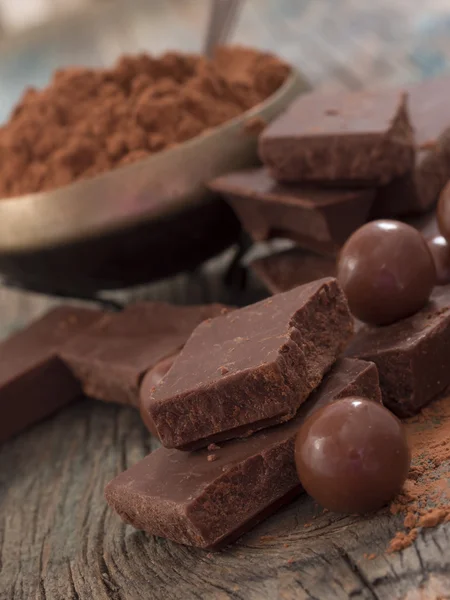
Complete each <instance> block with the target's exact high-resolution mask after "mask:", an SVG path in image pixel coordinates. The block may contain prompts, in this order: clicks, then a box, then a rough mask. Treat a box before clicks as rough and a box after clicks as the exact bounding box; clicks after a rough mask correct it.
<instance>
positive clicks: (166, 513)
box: [105, 359, 381, 548]
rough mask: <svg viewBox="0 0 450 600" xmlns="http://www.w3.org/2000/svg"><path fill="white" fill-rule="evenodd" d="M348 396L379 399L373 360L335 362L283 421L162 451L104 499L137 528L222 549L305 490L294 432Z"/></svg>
mask: <svg viewBox="0 0 450 600" xmlns="http://www.w3.org/2000/svg"><path fill="white" fill-rule="evenodd" d="M350 395H359V396H363V397H366V398H370V399H372V400H374V401H378V402H379V401H381V395H380V389H379V385H378V374H377V370H376V367H375V366H374V365H373V364H372V363H367V362H363V361H359V360H350V359H342V360H340V361H338V362H337V363H336V364H335V366H334V367H333V369H332V370H331V371H330V373H328V374H327V375H326V377H325V379H324V381H323V382H322V384H321V386H320V387H319V388H318V389H317V390H316V391H315V392H314V393H313V394H312V395H311V396H310V398H309V399H308V400H307V402H306V403H305V404H304V405H303V406H302V407H301V408H300V410H299V412H298V413H297V415H296V416H295V417H294V418H293V419H292V420H291V421H289V422H288V423H284V424H283V425H278V426H276V427H271V428H269V429H265V430H263V431H260V432H259V433H256V434H255V435H253V436H251V437H249V438H246V439H242V440H232V441H230V442H226V443H225V444H223V445H221V446H220V447H217V446H215V447H214V448H213V449H209V450H208V449H205V450H199V451H196V452H180V451H179V450H168V449H166V448H159V449H158V450H156V451H155V452H152V454H150V455H149V456H147V457H146V458H144V459H143V460H141V461H140V462H139V463H137V464H136V465H134V466H133V467H131V468H130V469H128V471H125V472H124V473H122V474H120V475H119V476H118V477H116V478H115V479H113V480H112V481H111V482H110V483H109V484H108V485H107V487H106V490H105V495H106V499H107V501H108V503H109V504H110V506H111V507H112V508H113V509H114V510H115V511H116V512H117V513H118V514H119V515H120V517H121V518H122V519H123V520H124V521H125V522H127V523H130V524H131V525H133V526H134V527H136V528H137V529H144V530H145V531H147V532H149V533H151V534H153V535H158V536H161V537H166V538H169V539H171V540H173V541H175V542H179V543H181V544H188V545H192V546H198V547H200V548H216V547H219V546H223V545H225V544H227V543H229V542H231V541H233V540H234V539H236V538H237V537H239V536H240V535H242V534H243V533H245V532H246V531H248V530H249V529H251V527H253V526H254V525H256V524H257V523H258V522H260V521H262V520H263V519H265V518H266V517H268V516H270V515H271V514H272V513H273V512H275V510H276V509H277V508H278V507H279V506H281V505H282V504H284V503H285V502H288V501H289V500H290V499H291V498H293V497H295V496H296V495H298V494H299V493H301V492H302V488H301V486H300V482H299V480H298V477H297V472H296V469H295V460H294V441H295V436H296V433H297V431H298V429H299V427H300V425H301V424H302V422H303V421H304V420H305V419H306V417H308V416H309V415H310V414H312V413H313V412H314V411H315V410H317V409H318V408H321V407H322V406H325V405H326V404H329V403H331V402H333V401H334V400H337V399H338V398H343V397H346V396H350Z"/></svg>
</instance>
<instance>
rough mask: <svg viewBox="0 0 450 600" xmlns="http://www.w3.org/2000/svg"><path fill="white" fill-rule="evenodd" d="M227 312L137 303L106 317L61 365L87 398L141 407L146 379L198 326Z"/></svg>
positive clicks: (68, 348)
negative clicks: (146, 375) (78, 384)
mask: <svg viewBox="0 0 450 600" xmlns="http://www.w3.org/2000/svg"><path fill="white" fill-rule="evenodd" d="M223 308H224V307H223V306H222V305H220V304H211V305H205V306H175V305H171V304H166V303H164V302H137V303H136V304H133V305H131V306H129V307H127V308H125V310H123V311H122V312H119V313H111V314H108V315H105V316H104V317H103V319H101V320H100V321H99V322H98V323H95V324H94V325H93V326H92V327H90V328H89V329H87V330H85V331H84V332H83V333H82V334H80V335H79V336H77V337H76V338H75V339H73V340H72V341H71V343H70V344H68V345H66V347H65V348H64V352H63V359H64V361H65V362H66V363H67V365H68V366H69V367H70V368H71V369H72V371H73V373H74V375H75V376H76V377H77V378H78V379H79V380H80V381H81V383H82V386H83V390H84V393H85V394H86V395H87V396H90V397H92V398H97V399H99V400H106V401H108V402H118V403H121V404H132V405H134V406H138V405H139V386H140V383H141V381H142V378H143V377H144V375H145V373H146V372H147V371H148V370H150V369H151V368H153V367H156V366H157V365H158V363H160V362H161V361H162V360H163V359H166V358H168V357H170V356H172V355H174V354H176V353H177V352H178V351H179V350H180V349H181V348H182V347H183V346H184V344H185V342H186V340H187V339H188V338H189V336H190V335H191V333H192V331H193V330H194V329H195V327H196V326H197V325H198V324H199V323H201V322H202V321H203V320H204V319H207V318H209V317H213V316H216V315H219V314H221V311H222V310H223Z"/></svg>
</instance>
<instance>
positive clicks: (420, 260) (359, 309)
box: [337, 220, 436, 325]
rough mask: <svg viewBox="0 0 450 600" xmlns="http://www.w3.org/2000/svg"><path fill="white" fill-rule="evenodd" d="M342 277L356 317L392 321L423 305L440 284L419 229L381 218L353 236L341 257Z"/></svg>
mask: <svg viewBox="0 0 450 600" xmlns="http://www.w3.org/2000/svg"><path fill="white" fill-rule="evenodd" d="M337 277H338V280H339V283H340V284H341V286H342V288H343V290H344V292H345V294H346V296H347V299H348V303H349V306H350V310H351V311H352V313H353V314H354V315H355V317H357V318H358V319H360V320H361V321H364V322H365V323H370V324H372V325H387V324H389V323H393V322H394V321H398V320H399V319H404V318H405V317H408V316H409V315H412V314H414V313H415V312H417V311H418V310H420V309H421V308H423V306H424V305H425V304H426V302H427V300H428V298H429V296H430V293H431V290H432V289H433V287H434V285H435V283H436V269H435V266H434V261H433V257H432V256H431V252H430V249H429V248H428V246H427V243H426V241H425V239H424V238H423V236H422V235H421V234H420V233H419V232H418V231H417V229H414V227H411V226H410V225H407V224H406V223H401V222H399V221H390V220H381V221H372V222H371V223H367V224H366V225H363V226H362V227H360V228H359V229H358V230H357V231H355V232H354V233H353V234H352V235H351V236H350V238H349V239H348V240H347V242H346V243H345V245H344V247H343V248H342V250H341V253H340V255H339V260H338V269H337Z"/></svg>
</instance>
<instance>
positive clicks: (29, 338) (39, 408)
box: [0, 306, 102, 443]
mask: <svg viewBox="0 0 450 600" xmlns="http://www.w3.org/2000/svg"><path fill="white" fill-rule="evenodd" d="M101 314H102V313H101V312H100V311H96V310H89V309H85V308H75V307H70V306H61V307H58V308H55V309H54V310H52V311H50V312H49V313H47V314H46V315H44V316H43V317H41V318H40V319H39V320H37V321H35V322H34V323H32V324H31V325H30V326H29V327H27V328H26V329H23V330H22V331H19V332H18V333H16V334H14V335H12V336H11V337H9V338H8V339H6V340H5V341H3V342H1V343H0V415H1V418H0V443H1V442H4V441H5V440H7V439H9V438H10V437H12V436H13V435H15V434H17V433H19V432H20V431H22V430H23V429H25V428H26V427H28V426H29V425H32V424H33V423H36V422H37V421H39V420H40V419H43V418H44V417H46V416H48V415H50V414H51V413H53V412H54V411H56V410H57V409H58V408H61V407H62V406H64V405H66V404H68V403H69V402H71V401H72V400H74V399H75V398H77V397H78V396H80V395H81V387H80V385H79V383H78V382H77V380H76V379H75V378H74V377H73V375H72V374H71V373H70V371H69V369H68V368H67V367H66V366H65V365H64V363H63V362H62V361H61V359H60V358H59V357H58V353H59V351H60V349H61V347H62V346H63V345H64V344H65V343H66V342H67V341H68V340H70V339H71V338H72V337H73V336H75V335H76V334H78V333H79V332H80V331H82V330H83V329H85V328H86V327H88V326H89V325H91V324H92V323H94V322H95V321H97V320H98V319H99V318H100V316H101Z"/></svg>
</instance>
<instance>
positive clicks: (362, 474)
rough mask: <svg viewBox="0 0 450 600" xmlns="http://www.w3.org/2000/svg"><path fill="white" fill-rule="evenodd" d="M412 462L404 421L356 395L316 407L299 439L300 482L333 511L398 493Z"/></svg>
mask: <svg viewBox="0 0 450 600" xmlns="http://www.w3.org/2000/svg"><path fill="white" fill-rule="evenodd" d="M410 462H411V455H410V452H409V448H408V442H407V439H406V432H405V429H404V427H403V425H402V423H401V421H400V420H399V419H397V417H396V416H395V415H393V414H392V413H391V412H390V411H389V410H388V409H387V408H385V407H384V406H382V405H381V404H377V403H376V402H372V401H371V400H368V399H365V398H361V397H358V396H351V397H348V398H343V399H342V400H339V401H338V402H333V403H332V404H329V405H327V406H325V407H323V408H322V409H320V410H318V411H316V412H315V413H314V415H313V416H312V417H311V418H310V419H308V420H307V421H306V422H305V423H303V425H302V426H301V427H300V430H299V433H298V435H297V438H296V440H295V463H296V465H297V473H298V476H299V479H300V482H301V484H302V486H303V487H304V489H305V491H306V492H308V494H309V495H310V496H312V497H313V498H314V500H316V501H317V502H318V503H319V504H320V505H321V506H323V507H324V508H327V509H328V510H332V511H335V512H344V513H366V512H370V511H373V510H377V509H379V508H381V507H382V506H384V505H385V504H386V503H387V502H389V501H390V500H392V499H393V498H394V496H396V495H397V494H398V493H399V492H400V490H401V488H402V486H403V484H404V482H405V479H406V477H407V475H408V471H409V465H410Z"/></svg>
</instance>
